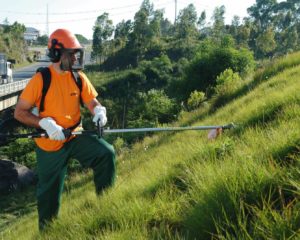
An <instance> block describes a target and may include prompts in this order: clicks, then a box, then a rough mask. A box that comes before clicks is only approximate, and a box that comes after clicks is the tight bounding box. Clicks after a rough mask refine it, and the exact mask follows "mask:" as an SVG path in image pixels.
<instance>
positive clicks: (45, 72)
mask: <svg viewBox="0 0 300 240" xmlns="http://www.w3.org/2000/svg"><path fill="white" fill-rule="evenodd" d="M36 72H37V73H38V72H40V73H41V74H42V79H43V89H42V97H41V103H40V108H39V111H40V112H43V111H44V110H45V107H44V105H45V97H46V94H47V92H48V89H49V87H50V83H51V72H50V69H49V68H48V67H40V68H38V69H37V70H36ZM71 74H72V77H73V79H74V81H75V83H76V86H77V87H78V89H79V92H80V104H81V106H83V101H82V98H81V92H82V80H81V78H80V75H79V73H78V72H77V71H71ZM80 123H81V118H80V119H79V122H78V123H76V124H75V125H74V126H72V127H71V128H69V129H75V128H76V127H77V126H79V124H80Z"/></svg>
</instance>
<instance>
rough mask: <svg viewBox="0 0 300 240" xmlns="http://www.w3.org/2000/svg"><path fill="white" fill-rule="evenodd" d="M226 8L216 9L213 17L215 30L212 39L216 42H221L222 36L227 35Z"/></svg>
mask: <svg viewBox="0 0 300 240" xmlns="http://www.w3.org/2000/svg"><path fill="white" fill-rule="evenodd" d="M224 15H225V6H224V5H222V6H221V7H216V8H215V10H214V13H213V16H212V20H213V29H212V37H213V39H214V40H215V41H217V42H219V41H220V39H221V38H222V35H223V34H224V33H225V17H224Z"/></svg>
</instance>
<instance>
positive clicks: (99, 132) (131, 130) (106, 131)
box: [0, 123, 235, 138]
mask: <svg viewBox="0 0 300 240" xmlns="http://www.w3.org/2000/svg"><path fill="white" fill-rule="evenodd" d="M234 127H235V125H234V124H233V123H230V124H227V125H219V126H218V125H217V126H191V127H165V128H127V129H104V128H98V130H83V131H74V132H72V131H71V130H70V129H64V130H63V133H64V134H65V136H66V138H68V137H70V136H71V135H98V136H99V137H102V135H103V134H114V133H138V132H165V131H186V130H210V129H220V128H221V129H230V128H234ZM0 137H2V138H3V137H4V138H38V137H48V135H47V133H46V132H36V133H25V134H7V135H6V134H3V135H1V134H0Z"/></svg>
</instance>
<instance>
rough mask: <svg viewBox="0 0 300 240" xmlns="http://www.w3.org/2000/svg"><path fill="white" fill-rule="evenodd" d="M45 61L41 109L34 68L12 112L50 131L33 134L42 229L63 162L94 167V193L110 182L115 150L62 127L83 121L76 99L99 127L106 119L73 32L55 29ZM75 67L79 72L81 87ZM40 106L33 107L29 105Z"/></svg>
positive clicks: (53, 212)
mask: <svg viewBox="0 0 300 240" xmlns="http://www.w3.org/2000/svg"><path fill="white" fill-rule="evenodd" d="M48 50H49V58H50V59H51V62H52V63H51V64H50V66H49V67H48V69H49V72H50V75H51V82H50V86H49V89H48V91H47V94H46V96H44V102H43V107H42V108H43V109H41V98H42V94H45V93H42V90H43V84H44V78H43V77H44V76H43V74H42V73H41V72H37V73H36V74H35V75H34V76H33V77H32V79H31V80H30V81H29V83H28V84H27V86H26V87H25V89H24V90H23V91H22V93H21V95H20V97H19V100H18V103H17V105H16V108H15V112H14V117H15V118H16V119H17V120H19V121H20V122H22V123H24V124H26V125H28V126H32V127H35V128H40V129H41V130H44V131H46V133H47V135H48V137H41V138H36V139H35V142H36V145H37V148H36V159H37V175H38V186H37V208H38V215H39V229H40V230H43V229H45V227H46V226H47V225H48V223H50V222H51V221H52V220H53V219H55V218H56V217H57V215H58V212H59V208H60V201H61V194H62V192H63V185H64V178H65V174H66V170H67V162H68V160H69V159H70V158H74V159H77V160H78V161H79V162H80V164H81V165H82V166H83V167H88V168H91V169H92V170H93V174H94V175H93V176H94V183H95V188H96V193H97V194H98V195H99V194H101V193H102V192H103V190H104V189H106V188H107V187H109V186H112V185H113V182H114V178H115V152H114V149H113V147H112V146H111V145H110V144H109V143H107V142H106V141H105V140H104V139H102V138H98V137H97V136H87V135H81V136H76V137H75V136H72V135H71V136H68V137H67V136H65V134H64V129H71V130H72V131H73V130H76V129H78V126H79V123H80V121H81V115H80V99H82V102H83V103H84V105H85V106H86V107H87V108H88V109H89V111H90V112H91V114H92V115H93V122H95V124H99V125H100V127H103V126H104V125H105V124H106V122H107V117H106V108H105V107H104V106H102V105H101V104H100V102H99V101H98V100H97V98H96V97H97V96H98V94H97V92H96V90H95V88H94V87H93V86H92V84H91V82H90V81H89V79H88V78H87V76H86V75H85V74H84V73H83V72H82V71H80V70H81V69H83V53H84V51H83V48H82V46H81V45H80V43H79V42H78V40H77V38H76V37H75V35H74V34H72V33H71V32H70V31H68V30H66V29H57V30H56V31H54V32H53V33H52V34H51V35H50V37H49V42H48ZM74 72H76V73H77V74H79V78H80V81H81V85H82V90H80V89H79V88H78V86H77V84H76V82H75V78H76V77H74ZM34 107H35V108H36V109H37V110H38V111H37V112H36V113H33V111H32V109H33V108H34Z"/></svg>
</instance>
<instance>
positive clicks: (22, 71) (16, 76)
mask: <svg viewBox="0 0 300 240" xmlns="http://www.w3.org/2000/svg"><path fill="white" fill-rule="evenodd" d="M50 64H51V62H36V63H33V64H31V65H30V66H26V67H23V68H19V69H17V70H14V69H13V80H14V82H16V81H20V80H23V79H26V78H31V77H32V76H33V75H34V74H35V72H36V70H37V69H38V68H39V67H47V66H49V65H50Z"/></svg>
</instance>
